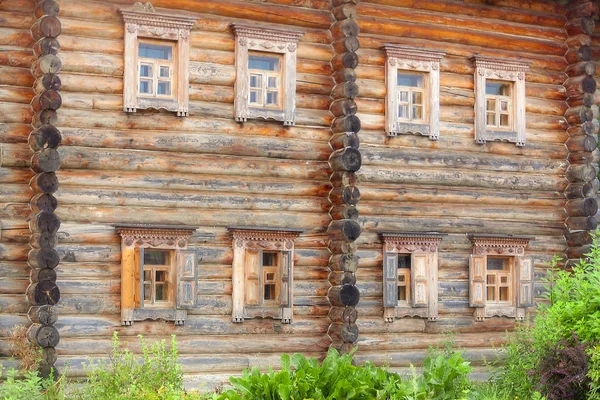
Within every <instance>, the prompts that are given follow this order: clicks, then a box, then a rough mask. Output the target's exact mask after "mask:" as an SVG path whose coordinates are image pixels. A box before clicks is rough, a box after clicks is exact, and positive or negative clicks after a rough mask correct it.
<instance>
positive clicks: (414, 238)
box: [379, 232, 445, 322]
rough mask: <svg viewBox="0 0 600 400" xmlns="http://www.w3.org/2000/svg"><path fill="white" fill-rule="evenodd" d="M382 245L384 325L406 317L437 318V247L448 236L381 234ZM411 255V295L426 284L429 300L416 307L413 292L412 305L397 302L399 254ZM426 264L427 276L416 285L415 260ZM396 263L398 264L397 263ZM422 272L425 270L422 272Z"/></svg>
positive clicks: (425, 274)
mask: <svg viewBox="0 0 600 400" xmlns="http://www.w3.org/2000/svg"><path fill="white" fill-rule="evenodd" d="M379 236H380V238H381V241H382V244H383V307H384V308H383V319H384V321H385V322H394V320H396V319H399V318H404V317H420V318H427V320H428V321H437V319H438V263H439V261H438V258H439V257H438V248H439V244H440V242H441V241H442V239H443V237H444V236H445V235H443V234H440V233H433V232H431V233H412V232H408V233H398V232H382V233H380V234H379ZM399 254H410V255H411V259H412V260H413V262H412V265H411V272H410V279H411V282H410V283H409V284H410V287H411V292H415V289H414V288H415V287H416V286H417V285H418V284H424V288H423V290H426V300H425V302H422V303H421V304H415V298H414V296H416V293H411V295H412V296H413V298H411V300H412V302H411V303H412V304H411V303H408V304H407V303H400V302H399V301H398V300H397V290H398V288H397V286H398V283H397V276H398V261H397V259H398V255H399ZM417 258H418V259H420V262H423V263H424V265H423V268H424V270H425V271H424V274H422V275H424V276H422V277H421V282H420V283H417V282H416V280H417V279H418V275H419V274H418V273H416V272H417V271H415V270H416V268H417V266H416V265H415V260H416V259H417ZM394 263H395V264H394ZM422 272H423V271H422Z"/></svg>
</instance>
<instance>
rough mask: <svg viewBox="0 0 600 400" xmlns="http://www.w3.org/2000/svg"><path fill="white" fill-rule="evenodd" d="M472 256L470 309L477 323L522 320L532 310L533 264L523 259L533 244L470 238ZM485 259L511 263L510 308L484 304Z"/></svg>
mask: <svg viewBox="0 0 600 400" xmlns="http://www.w3.org/2000/svg"><path fill="white" fill-rule="evenodd" d="M469 240H471V242H472V243H473V254H472V255H471V256H470V259H469V305H470V306H471V307H474V308H475V311H474V313H473V316H474V318H475V320H476V321H484V320H485V319H486V318H491V317H508V318H515V319H516V320H518V321H523V320H524V319H525V311H526V309H527V308H528V307H534V306H535V294H534V263H533V259H532V258H531V257H527V256H526V255H525V248H526V247H527V246H528V245H529V242H530V241H531V240H532V238H531V237H527V236H502V235H469ZM488 256H497V257H502V258H509V259H510V262H511V266H512V267H511V270H510V274H511V279H512V299H510V302H511V304H506V305H504V304H496V303H489V302H487V294H486V282H487V281H486V280H487V259H488Z"/></svg>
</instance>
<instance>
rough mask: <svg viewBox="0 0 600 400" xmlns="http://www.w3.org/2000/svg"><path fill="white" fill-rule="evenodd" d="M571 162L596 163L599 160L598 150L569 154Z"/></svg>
mask: <svg viewBox="0 0 600 400" xmlns="http://www.w3.org/2000/svg"><path fill="white" fill-rule="evenodd" d="M569 162H570V163H571V164H596V165H597V164H598V162H600V150H598V149H596V150H594V151H589V152H588V151H578V152H574V153H570V154H569Z"/></svg>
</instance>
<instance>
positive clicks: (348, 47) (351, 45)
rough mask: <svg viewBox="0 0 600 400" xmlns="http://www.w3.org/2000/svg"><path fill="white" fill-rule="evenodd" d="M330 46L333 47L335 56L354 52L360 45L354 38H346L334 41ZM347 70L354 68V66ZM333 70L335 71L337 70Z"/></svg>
mask: <svg viewBox="0 0 600 400" xmlns="http://www.w3.org/2000/svg"><path fill="white" fill-rule="evenodd" d="M331 45H332V46H333V50H334V51H335V52H336V53H337V54H344V53H346V52H356V51H357V50H358V49H359V48H360V43H359V41H358V38H357V37H356V36H346V37H345V38H342V39H340V40H336V41H334V42H333V43H332V44H331ZM357 62H358V59H357ZM348 68H356V66H354V67H348ZM334 69H336V70H337V69H338V68H334Z"/></svg>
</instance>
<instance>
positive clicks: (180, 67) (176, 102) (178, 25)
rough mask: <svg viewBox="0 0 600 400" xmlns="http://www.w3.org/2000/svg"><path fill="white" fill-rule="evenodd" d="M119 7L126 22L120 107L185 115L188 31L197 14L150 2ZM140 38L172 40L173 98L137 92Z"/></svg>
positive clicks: (187, 100)
mask: <svg viewBox="0 0 600 400" xmlns="http://www.w3.org/2000/svg"><path fill="white" fill-rule="evenodd" d="M119 11H120V12H121V14H122V16H123V21H124V23H125V50H124V72H123V111H125V112H128V113H133V112H136V111H137V110H144V109H148V108H153V109H157V110H158V109H164V110H166V111H173V112H176V113H177V116H179V117H185V116H188V115H189V80H190V77H189V75H190V72H189V58H190V56H189V53H190V31H191V29H192V26H193V25H194V23H196V20H197V19H198V18H197V16H194V15H191V14H189V13H182V12H174V11H167V10H164V9H159V8H154V7H152V4H150V3H149V2H147V3H145V4H142V3H141V2H136V3H135V4H134V5H133V6H131V7H127V8H121V9H119ZM143 39H150V40H160V41H163V42H170V43H175V45H174V53H175V54H174V55H173V58H174V63H175V65H174V70H175V71H174V72H175V73H174V76H175V77H176V82H173V83H172V87H171V90H172V91H174V92H175V96H174V98H173V99H164V98H148V97H143V96H138V85H139V82H138V81H139V77H138V43H139V41H140V40H143Z"/></svg>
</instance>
